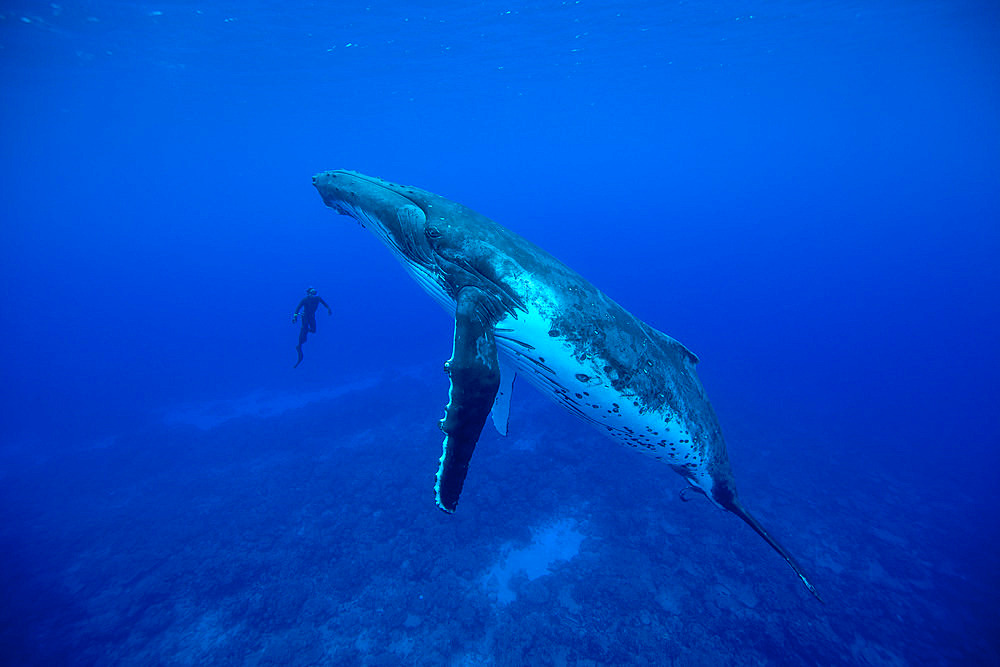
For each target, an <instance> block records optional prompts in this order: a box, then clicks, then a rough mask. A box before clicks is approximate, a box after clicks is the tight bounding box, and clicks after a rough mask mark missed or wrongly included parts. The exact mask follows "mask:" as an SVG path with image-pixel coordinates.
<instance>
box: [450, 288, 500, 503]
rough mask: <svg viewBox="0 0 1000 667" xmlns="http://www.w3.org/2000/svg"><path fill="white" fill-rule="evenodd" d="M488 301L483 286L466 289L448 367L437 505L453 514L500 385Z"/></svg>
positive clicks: (456, 313) (460, 296) (495, 345)
mask: <svg viewBox="0 0 1000 667" xmlns="http://www.w3.org/2000/svg"><path fill="white" fill-rule="evenodd" d="M487 299H488V297H487V296H486V295H485V294H484V293H483V292H482V291H481V290H479V289H478V288H475V287H465V288H463V289H462V291H461V292H459V294H458V299H457V301H458V304H457V308H456V309H455V347H454V350H453V351H452V355H451V359H450V360H448V363H447V364H446V366H445V370H446V371H447V372H448V376H449V377H450V378H451V390H450V391H449V400H448V407H447V408H446V411H445V416H444V419H442V420H441V430H442V431H444V434H445V438H444V451H443V452H442V454H441V462H440V466H439V467H438V472H437V483H436V484H435V485H434V496H435V501H436V502H437V506H438V507H440V508H441V509H443V510H444V511H445V512H454V511H455V508H456V507H457V506H458V497H459V495H461V493H462V486H463V485H464V484H465V475H466V474H467V473H468V471H469V461H470V460H471V459H472V452H473V451H475V449H476V442H478V441H479V434H480V432H481V431H482V430H483V425H484V424H485V423H486V419H487V417H488V416H489V414H490V410H491V409H492V408H493V403H494V401H495V400H496V395H497V390H498V389H499V387H500V363H499V360H498V359H497V344H496V339H495V338H494V336H493V324H492V323H491V322H490V321H489V318H488V317H487V316H486V313H487V312H489V308H488V303H487Z"/></svg>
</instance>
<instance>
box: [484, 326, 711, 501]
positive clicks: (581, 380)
mask: <svg viewBox="0 0 1000 667" xmlns="http://www.w3.org/2000/svg"><path fill="white" fill-rule="evenodd" d="M495 333H496V341H497V347H498V348H499V351H500V353H501V357H502V359H503V360H505V361H506V362H507V363H508V364H510V365H511V366H513V367H514V368H515V369H516V371H517V372H518V373H519V374H520V375H521V376H523V377H524V378H526V379H527V380H528V381H529V382H530V383H531V384H533V385H534V386H535V387H536V388H538V389H539V390H540V391H541V392H542V393H543V394H545V395H546V396H548V397H549V398H551V399H552V400H554V401H555V402H557V403H559V404H560V405H562V406H563V407H564V408H566V409H567V410H568V411H570V412H572V413H573V414H575V415H577V416H578V417H580V418H581V419H583V420H584V421H586V422H589V423H590V424H593V425H594V426H595V427H597V428H598V429H600V430H601V431H602V432H603V433H605V435H607V436H609V437H611V438H612V439H614V440H616V441H617V442H620V443H621V444H623V445H626V446H628V447H631V448H633V449H636V450H638V451H640V452H642V453H644V454H646V455H648V456H652V457H653V458H655V459H656V460H658V461H663V462H664V463H667V464H669V465H670V466H671V467H672V468H674V470H676V471H677V472H678V473H680V474H681V475H682V476H684V477H685V478H687V479H688V480H689V481H690V482H691V483H693V484H695V485H697V486H699V487H700V488H702V489H705V490H710V489H711V488H712V480H711V477H710V476H709V474H708V471H707V470H706V469H705V465H704V463H705V461H704V459H703V456H702V455H701V454H700V453H699V452H698V451H697V448H695V447H694V446H693V445H692V435H691V432H690V429H688V428H687V427H685V425H684V422H683V419H682V418H681V417H680V416H679V415H677V414H676V413H675V412H672V411H670V410H669V408H667V409H659V410H657V409H647V407H646V406H644V405H643V401H642V400H641V398H640V397H639V396H636V395H633V394H630V393H629V392H628V390H624V391H621V390H619V389H616V388H615V387H614V386H613V384H612V382H611V379H610V378H609V377H608V375H607V373H606V372H605V371H604V370H603V369H604V368H606V367H608V362H607V360H605V359H601V358H600V357H599V356H597V355H594V354H588V353H586V352H582V351H581V350H579V349H578V348H577V346H576V345H574V344H573V343H572V342H571V341H569V340H567V339H566V338H565V337H564V336H561V335H559V332H558V331H557V330H556V328H555V327H554V325H553V322H552V321H551V320H549V319H548V318H547V317H545V316H544V315H543V314H541V313H539V312H538V311H537V310H528V311H518V314H517V317H516V318H515V317H513V316H508V317H506V318H504V319H503V320H501V321H500V322H498V323H497V324H496V327H495Z"/></svg>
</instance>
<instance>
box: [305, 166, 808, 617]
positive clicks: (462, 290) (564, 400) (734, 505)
mask: <svg viewBox="0 0 1000 667" xmlns="http://www.w3.org/2000/svg"><path fill="white" fill-rule="evenodd" d="M313 184H314V185H315V186H316V188H317V189H318V190H319V193H320V195H321V196H322V197H323V201H324V202H325V203H326V205H327V206H329V207H330V208H332V209H333V210H335V211H336V212H338V213H341V214H343V215H347V216H350V217H352V218H354V219H355V220H356V221H358V222H359V223H360V224H361V225H362V226H363V227H365V228H367V229H369V230H370V231H371V232H372V233H374V234H375V236H377V237H378V238H379V239H380V240H381V241H382V242H383V243H384V244H385V246H386V247H387V248H389V250H390V251H391V252H392V253H393V254H394V255H395V256H396V258H397V259H398V260H399V261H400V263H401V264H402V265H403V267H404V268H405V269H406V270H407V272H408V273H409V274H410V275H411V276H412V277H413V278H414V279H415V280H416V281H417V282H418V283H419V284H420V285H421V287H423V288H424V290H426V291H427V292H428V293H429V294H430V295H431V296H432V297H434V299H435V300H437V301H438V303H440V304H441V306H443V307H444V308H445V309H446V310H447V311H448V313H450V314H451V315H453V316H454V318H455V335H454V347H453V351H452V355H451V359H449V360H448V361H447V362H446V364H445V370H446V371H447V373H448V375H449V378H450V390H449V396H448V398H449V400H448V406H447V408H446V411H445V417H444V419H442V420H441V422H440V425H441V430H442V431H443V432H444V434H445V437H444V446H443V451H442V454H441V459H440V462H439V467H438V472H437V477H436V483H435V488H434V492H435V500H436V502H437V505H438V507H440V508H441V509H442V510H444V511H445V512H454V511H455V509H456V507H457V505H458V499H459V496H460V495H461V492H462V487H463V486H464V484H465V479H466V474H467V473H468V470H469V462H470V461H471V459H472V455H473V451H474V450H475V447H476V443H477V441H478V440H479V435H480V432H481V431H482V428H483V426H484V425H485V423H486V420H487V419H488V418H489V417H490V416H491V414H492V419H493V423H494V425H495V426H496V427H497V429H498V430H499V431H500V432H501V433H503V434H506V431H507V420H508V411H509V407H510V399H511V391H512V385H513V382H514V378H515V376H520V377H523V378H525V379H527V380H528V381H529V382H530V383H531V384H533V385H534V386H535V387H536V388H537V389H539V390H540V391H541V392H542V393H543V394H545V395H546V396H549V397H550V398H552V399H553V400H554V401H556V402H557V403H559V404H560V405H562V406H563V407H564V408H566V409H567V410H568V411H570V412H572V413H573V414H575V415H577V416H578V417H580V418H582V419H583V420H585V421H587V422H589V423H591V424H593V425H594V426H596V427H597V428H598V429H600V430H601V431H602V432H603V433H605V434H606V435H607V436H609V437H610V438H612V439H614V440H615V441H617V442H620V443H622V444H623V445H626V446H628V447H631V448H633V449H637V450H639V451H641V452H643V453H645V454H647V455H649V456H652V457H653V458H655V459H656V460H658V461H662V462H664V463H666V464H667V465H668V466H670V467H671V468H672V469H673V470H674V471H675V472H676V473H678V474H679V475H680V476H681V477H683V478H684V479H685V480H686V481H687V483H688V485H689V486H688V487H686V488H691V489H694V490H697V491H700V492H701V493H704V494H705V496H707V497H708V498H709V499H710V500H711V501H712V502H713V503H714V504H716V505H717V506H719V507H721V508H723V509H725V510H727V511H729V512H732V513H733V514H735V515H736V516H738V517H740V518H741V519H743V521H745V522H746V523H747V524H748V525H749V526H750V527H751V528H753V529H754V530H755V531H756V532H757V534H758V535H760V536H761V537H762V538H764V540H765V541H766V542H767V543H768V544H770V545H771V547H772V548H773V549H774V550H775V551H777V552H778V553H779V554H780V555H781V557H782V558H784V559H785V561H786V562H787V563H788V564H789V565H790V566H791V568H792V569H793V570H794V571H795V574H796V575H798V577H799V579H800V580H801V581H802V583H803V584H805V586H806V588H808V589H809V591H810V592H811V593H812V594H813V595H815V596H816V598H817V599H819V594H818V593H817V592H816V589H815V588H814V587H813V585H812V584H811V583H810V582H809V580H808V578H807V577H806V575H805V574H804V573H803V571H802V568H801V567H800V566H799V564H798V563H797V562H796V561H795V559H794V558H792V556H791V554H789V553H788V551H786V550H785V548H784V547H782V546H781V544H779V543H778V541H777V540H775V539H774V537H772V536H771V534H770V533H768V531H767V530H765V529H764V528H763V527H762V526H761V524H760V523H759V522H758V521H757V519H755V518H754V517H753V516H752V515H751V514H750V513H749V512H748V511H747V510H746V508H744V507H743V505H742V504H741V503H740V500H739V498H738V497H737V494H736V486H735V483H734V481H733V474H732V470H731V469H730V465H729V458H728V456H727V454H726V444H725V441H724V440H723V437H722V431H721V429H720V427H719V423H718V420H717V418H716V416H715V412H714V410H713V409H712V406H711V404H710V403H709V401H708V397H707V396H706V394H705V390H704V388H703V387H702V385H701V382H700V381H699V380H698V376H697V373H696V372H695V366H696V364H697V363H698V358H697V357H696V356H695V355H694V354H692V353H691V352H690V351H689V350H688V349H687V348H686V347H684V346H683V345H682V344H681V343H679V342H678V341H676V340H674V339H673V338H671V337H670V336H668V335H666V334H664V333H662V332H660V331H657V330H656V329H654V328H652V327H650V326H649V325H648V324H646V323H645V322H643V321H641V320H639V319H638V318H636V317H635V316H633V315H632V314H631V313H629V312H628V311H626V310H625V309H624V308H622V307H621V306H619V305H618V304H617V303H615V302H614V301H612V300H611V299H610V298H608V297H607V296H606V295H605V294H604V293H603V292H601V291H600V290H599V289H597V288H596V287H594V286H593V285H591V284H590V283H589V282H587V281H586V280H585V279H584V278H583V277H582V276H580V275H579V274H577V273H576V272H574V271H573V270H571V269H570V268H569V267H567V266H566V265H565V264H563V263H562V262H560V261H559V260H557V259H556V258H555V257H553V256H552V255H550V254H549V253H547V252H545V251H544V250H542V249H541V248H539V247H537V246H535V245H534V244H532V243H530V242H529V241H526V240H525V239H523V238H521V237H520V236H518V235H517V234H515V233H513V232H511V231H510V230H508V229H506V228H505V227H502V226H501V225H498V224H497V223H495V222H493V221H492V220H490V219H489V218H487V217H485V216H483V215H480V214H479V213H477V212H475V211H473V210H471V209H468V208H466V207H465V206H462V205H461V204H458V203H456V202H453V201H450V200H448V199H445V198H444V197H440V196H438V195H435V194H433V193H430V192H427V191H425V190H420V189H418V188H414V187H409V186H404V185H397V184H395V183H390V182H388V181H385V180H382V179H380V178H376V177H372V176H365V175H363V174H359V173H356V172H352V171H342V170H335V171H326V172H322V173H320V174H317V175H316V176H314V177H313Z"/></svg>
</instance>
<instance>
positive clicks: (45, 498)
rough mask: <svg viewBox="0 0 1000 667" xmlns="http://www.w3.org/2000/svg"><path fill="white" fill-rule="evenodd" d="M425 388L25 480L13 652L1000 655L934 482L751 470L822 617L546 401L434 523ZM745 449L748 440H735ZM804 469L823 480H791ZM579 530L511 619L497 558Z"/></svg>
mask: <svg viewBox="0 0 1000 667" xmlns="http://www.w3.org/2000/svg"><path fill="white" fill-rule="evenodd" d="M427 378H428V379H427V380H426V386H421V384H422V382H421V381H420V380H417V379H415V378H413V377H406V378H402V379H396V380H394V381H389V383H388V384H384V385H382V386H380V387H377V388H375V389H370V390H364V391H359V392H357V393H356V394H354V395H349V396H342V397H339V398H336V399H333V400H328V401H324V402H321V403H315V404H312V405H307V406H305V407H301V408H298V409H294V410H290V411H288V412H286V413H283V414H280V415H277V416H274V417H269V418H266V419H254V418H251V417H244V418H238V419H234V420H231V421H229V422H225V423H223V424H221V425H219V426H217V427H215V428H212V429H208V430H200V429H198V428H195V427H177V426H174V427H151V428H150V429H149V430H147V431H145V432H137V433H132V434H128V435H124V436H121V437H119V438H117V439H115V440H114V441H112V442H109V443H105V444H104V446H102V447H99V448H79V449H76V450H73V451H69V452H67V453H65V455H64V456H62V457H60V458H51V459H49V460H47V461H39V462H36V464H35V465H34V466H33V467H30V468H26V469H24V470H15V471H11V470H9V469H8V474H7V475H6V479H4V480H3V481H4V483H3V485H2V487H0V507H3V508H4V509H5V510H6V514H7V516H6V517H5V518H4V521H3V524H2V526H0V546H2V548H3V550H4V553H5V562H4V568H3V571H2V574H0V583H2V588H0V595H2V598H3V599H4V600H5V602H4V604H3V608H2V611H0V627H2V628H3V629H2V630H0V651H2V654H0V657H3V659H4V662H5V664H98V665H110V664H179V663H186V664H202V665H207V664H241V665H243V664H245V665H312V664H315V665H319V664H360V665H392V664H404V663H405V664H418V665H441V664H498V665H504V664H510V665H515V664H529V663H530V664H569V665H573V664H576V665H596V664H662V665H705V664H727V665H744V664H745V665H750V664H765V663H768V664H777V663H781V662H784V663H785V664H795V665H798V664H844V663H846V664H873V665H876V664H918V665H919V664H941V663H955V664H958V663H973V662H980V663H982V662H990V661H994V660H996V659H997V657H998V654H997V649H996V645H995V644H991V643H990V640H988V639H987V637H988V634H989V633H988V632H987V630H988V628H984V627H981V626H982V624H983V621H982V617H983V615H984V610H988V609H990V606H989V605H990V602H989V600H988V591H984V590H982V589H981V588H980V587H979V586H977V585H976V584H975V582H971V581H968V580H967V579H965V578H963V575H962V572H961V565H960V564H959V562H958V561H956V560H955V558H956V557H955V556H954V555H953V554H950V553H948V552H947V551H946V550H945V549H944V546H943V545H946V544H947V543H948V538H949V535H948V528H947V527H946V526H947V524H946V523H945V517H947V516H948V515H950V514H960V512H961V510H960V508H956V507H955V506H954V505H953V504H954V503H963V502H971V501H970V500H969V499H965V498H962V497H961V495H960V494H954V493H942V494H936V496H934V495H933V494H930V493H928V490H926V489H925V490H923V492H924V493H927V494H928V495H929V496H931V497H935V498H936V501H935V503H934V504H930V505H928V504H918V503H912V502H907V501H906V500H905V499H907V498H909V497H911V496H912V492H913V490H912V489H908V488H906V487H905V484H904V483H903V482H902V481H900V480H898V479H893V478H892V477H890V476H888V475H882V474H880V473H878V472H877V471H872V472H871V473H870V477H869V478H868V479H859V478H858V471H857V470H856V469H850V470H849V469H848V468H847V467H846V465H845V466H844V467H839V468H838V467H837V466H838V464H837V462H836V461H830V460H828V459H829V458H830V457H823V456H822V455H821V450H822V448H821V447H815V448H813V449H815V450H818V451H816V452H814V453H813V454H809V453H808V452H806V453H804V454H803V455H802V457H801V458H800V459H799V460H798V461H797V462H796V463H795V465H788V467H787V468H786V471H787V473H788V474H787V475H784V476H781V475H778V476H776V473H774V472H773V468H774V467H775V466H778V465H780V462H776V461H773V460H769V458H768V457H769V456H771V454H770V453H769V452H770V450H766V449H765V450H762V451H761V453H760V455H759V456H756V457H755V456H750V455H749V454H740V455H738V461H737V468H738V469H737V475H738V477H739V480H740V483H741V489H742V490H743V494H744V498H745V500H746V502H747V504H748V506H750V507H752V508H754V510H755V511H756V512H757V513H758V515H759V516H761V517H762V518H764V517H766V518H767V519H768V525H769V526H771V529H772V530H773V531H774V532H775V533H776V534H778V535H780V536H781V538H782V540H783V541H784V543H785V544H787V545H789V547H790V548H793V545H794V550H795V552H796V554H797V555H798V558H799V560H800V561H801V562H802V563H803V564H804V565H806V564H807V566H808V569H809V572H810V573H812V575H813V577H814V578H815V581H816V584H817V586H818V587H819V588H820V590H821V592H822V594H823V596H824V598H825V599H826V600H827V604H826V605H820V604H818V603H816V601H815V600H813V599H812V598H811V597H809V596H807V595H804V594H803V592H802V591H801V590H800V586H799V584H798V581H797V580H796V579H795V577H794V576H793V575H792V573H791V572H790V571H788V569H787V567H786V566H785V565H784V563H782V562H781V561H780V560H779V559H777V558H775V557H774V555H773V553H771V552H770V551H769V549H767V548H766V545H762V544H759V543H758V541H757V540H756V539H755V536H753V535H752V534H751V533H749V532H748V531H747V530H746V527H745V526H743V525H742V524H741V523H740V522H739V521H737V520H735V519H734V517H732V516H729V515H727V514H725V513H723V512H721V511H719V510H717V509H715V508H713V507H711V506H710V505H709V504H708V503H707V502H702V503H689V504H686V505H685V504H681V503H680V502H679V501H678V500H677V489H679V488H680V486H681V484H682V483H681V481H680V480H679V479H677V478H676V477H675V476H674V475H673V474H672V473H671V471H670V470H669V469H668V468H666V467H665V466H663V465H662V464H658V463H656V462H654V461H651V460H649V459H646V458H644V457H637V456H634V455H631V454H629V453H627V451H626V450H624V449H622V448H620V447H619V446H617V445H615V444H614V443H611V442H610V441H607V440H605V439H604V438H603V437H602V436H601V435H600V434H599V433H598V432H596V431H594V430H592V429H591V428H590V427H588V426H586V425H583V424H581V423H579V422H577V421H576V420H574V419H573V418H572V417H569V416H567V415H564V414H563V413H562V412H561V411H559V409H558V408H556V407H554V406H550V405H548V404H546V403H545V402H544V401H543V399H541V398H540V397H539V396H537V395H536V394H535V392H532V391H527V390H525V391H522V392H519V393H520V395H519V396H515V397H514V405H513V415H512V420H511V435H510V437H508V438H506V439H504V438H500V437H499V436H497V435H496V434H495V433H494V432H493V431H492V430H491V429H490V426H489V425H487V430H484V437H483V439H482V442H481V444H480V446H479V448H478V449H477V451H476V458H475V460H474V461H473V464H472V468H471V471H470V474H469V478H468V482H467V486H466V492H465V494H464V496H463V498H462V501H461V503H460V505H459V509H458V513H457V514H455V515H454V516H448V515H445V514H443V513H441V512H440V511H439V510H437V509H436V508H435V507H434V502H433V492H432V488H433V477H434V472H435V470H436V466H437V457H438V456H439V454H440V446H441V438H442V436H441V433H440V432H439V431H438V429H437V421H436V420H437V419H438V418H439V417H440V415H441V412H442V400H441V398H442V397H443V396H444V395H445V392H446V385H447V380H446V378H444V376H443V375H440V374H439V373H434V372H432V371H428V373H427ZM529 425H530V426H529ZM731 431H733V429H731ZM730 440H731V442H733V443H737V444H734V447H736V448H738V449H739V448H749V447H751V446H752V445H751V443H750V442H747V439H746V438H743V439H742V440H741V439H740V438H738V437H737V436H736V434H735V433H731V436H730ZM577 444H579V445H580V451H582V452H584V454H583V455H582V456H581V455H580V454H578V451H577V450H576V449H575V446H576V445H577ZM20 465H21V466H22V467H24V465H25V464H23V463H22V464H20ZM767 466H771V467H772V470H770V471H769V470H767V469H766V467H767ZM792 470H799V471H801V475H804V477H802V476H800V477H798V478H794V477H793V478H790V477H789V476H788V475H791V471H792ZM80 471H99V473H97V474H94V473H90V474H87V475H81V474H80ZM15 473H16V474H15ZM779 477H780V478H779ZM623 480H627V482H623ZM845 491H849V493H845ZM889 492H891V493H889ZM950 503H951V504H950ZM626 508H627V511H626ZM560 519H570V520H572V521H573V522H575V525H576V526H577V529H578V530H579V531H580V532H581V533H583V535H584V536H585V537H584V540H583V542H582V544H581V545H580V552H579V554H578V555H576V556H575V557H574V558H573V559H572V560H570V561H565V560H564V561H559V562H557V563H555V564H554V565H553V566H552V572H551V574H549V575H546V576H541V577H538V578H535V579H530V580H529V578H528V577H526V576H523V575H521V576H515V577H514V578H512V579H511V581H510V587H511V589H512V591H513V592H514V593H515V594H516V599H514V601H513V602H511V603H510V604H507V605H500V604H498V603H497V602H496V600H495V599H494V597H495V596H491V594H489V593H488V591H487V589H486V588H485V587H484V584H483V576H484V573H485V572H487V571H488V570H489V568H490V567H491V566H492V565H494V564H495V563H496V562H497V561H498V559H500V558H501V556H502V553H501V550H502V548H503V546H504V545H505V544H508V543H511V544H514V545H523V544H525V543H527V542H529V541H530V539H531V534H532V530H533V529H534V528H536V527H537V526H540V525H544V524H546V523H547V522H551V521H553V520H560ZM791 526H798V527H799V528H800V530H801V531H802V532H801V533H799V534H792V533H791V532H790V530H791V529H790V527H791ZM956 609H965V610H966V611H965V616H956V615H955V613H956V612H955V610H956ZM977 612H978V613H977Z"/></svg>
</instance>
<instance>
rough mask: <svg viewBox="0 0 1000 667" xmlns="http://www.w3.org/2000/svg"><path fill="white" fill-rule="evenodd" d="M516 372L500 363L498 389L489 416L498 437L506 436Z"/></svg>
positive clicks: (508, 365)
mask: <svg viewBox="0 0 1000 667" xmlns="http://www.w3.org/2000/svg"><path fill="white" fill-rule="evenodd" d="M516 377H517V372H516V371H514V369H513V368H511V367H510V364H505V363H503V362H502V361H501V362H500V388H499V389H498V390H497V397H496V400H495V401H493V409H492V410H491V411H490V416H491V417H493V425H494V426H495V427H496V429H497V432H499V433H500V435H507V424H508V422H510V397H511V394H513V392H514V379H515V378H516Z"/></svg>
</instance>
